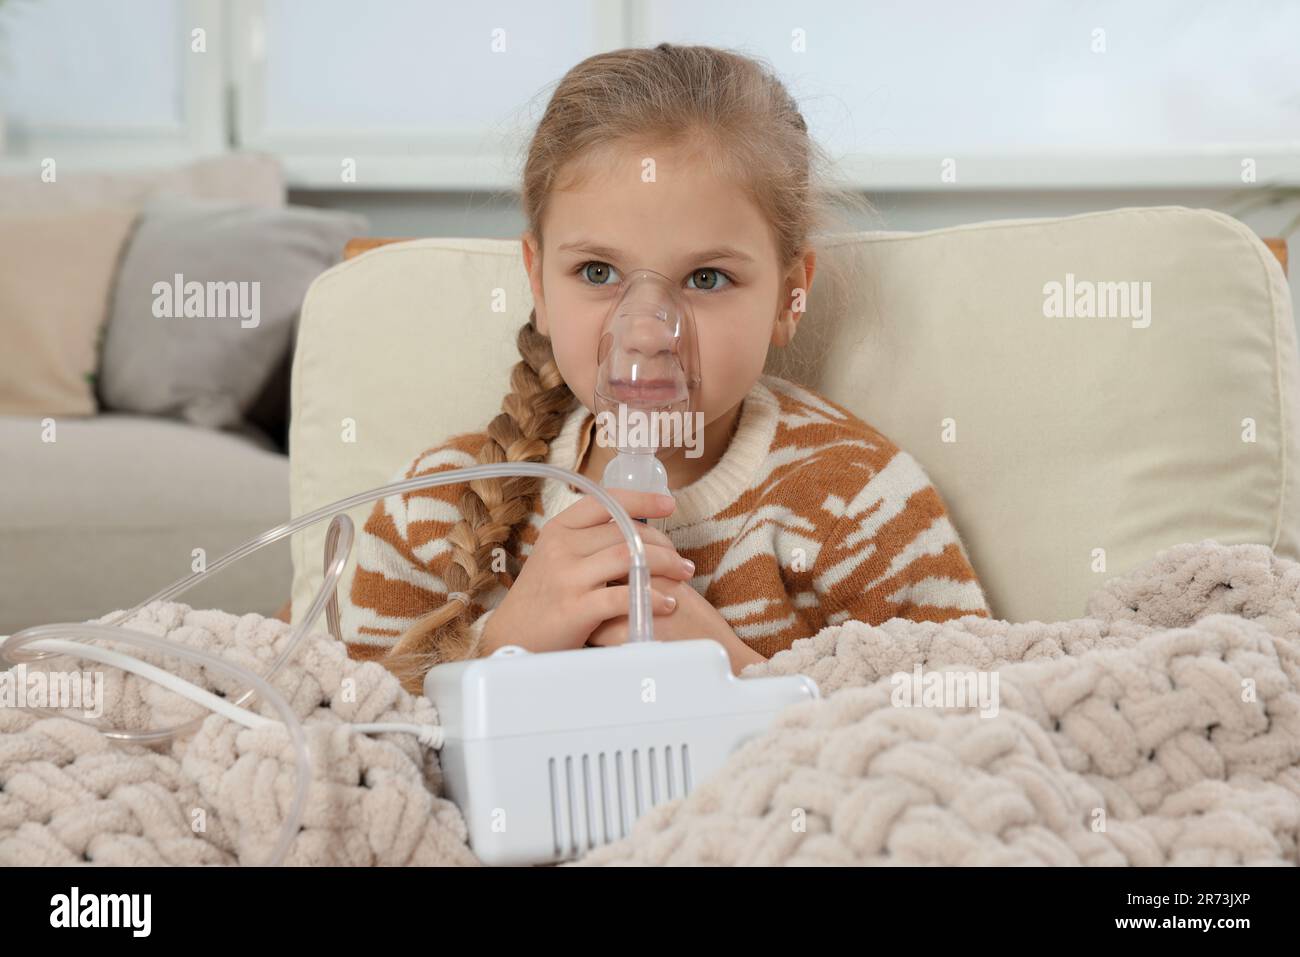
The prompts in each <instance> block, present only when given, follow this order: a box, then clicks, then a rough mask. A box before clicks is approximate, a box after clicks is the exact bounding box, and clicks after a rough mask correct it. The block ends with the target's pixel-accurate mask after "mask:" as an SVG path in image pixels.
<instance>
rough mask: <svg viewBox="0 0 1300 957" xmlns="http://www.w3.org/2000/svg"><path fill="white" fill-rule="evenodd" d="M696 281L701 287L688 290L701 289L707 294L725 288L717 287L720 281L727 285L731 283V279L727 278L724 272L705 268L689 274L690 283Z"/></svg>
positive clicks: (722, 286) (691, 287) (723, 286)
mask: <svg viewBox="0 0 1300 957" xmlns="http://www.w3.org/2000/svg"><path fill="white" fill-rule="evenodd" d="M697 279H698V280H699V281H700V283H701V285H698V286H690V287H688V288H690V289H703V290H705V291H708V292H713V291H714V290H717V289H725V288H727V287H726V285H721V286H720V285H718V283H719V281H720V280H721V281H722V282H723V283H726V284H729V283H730V282H731V277H730V276H728V275H727V274H726V273H725V272H723V271H722V270H720V269H712V268H709V267H705V268H704V269H697V270H695V271H694V272H693V273H691V281H692V282H695V281H696V280H697Z"/></svg>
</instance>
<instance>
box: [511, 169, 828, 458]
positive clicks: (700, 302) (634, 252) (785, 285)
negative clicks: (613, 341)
mask: <svg viewBox="0 0 1300 957" xmlns="http://www.w3.org/2000/svg"><path fill="white" fill-rule="evenodd" d="M606 155H607V156H608V159H603V158H602V159H599V160H595V161H593V162H591V163H590V164H589V165H588V166H587V169H588V170H589V171H590V172H589V175H587V176H586V177H585V178H584V180H583V182H582V183H581V184H580V185H579V186H577V187H576V188H573V189H565V190H558V189H557V190H555V191H554V192H553V193H552V195H551V197H550V201H549V203H548V207H547V210H546V213H545V216H544V221H543V224H542V234H543V236H544V237H545V249H544V250H539V249H538V248H537V243H536V238H535V237H534V236H533V235H532V234H531V233H525V234H524V236H523V244H524V249H523V253H524V264H525V266H526V267H527V269H528V274H529V281H530V284H531V286H532V291H533V304H534V306H535V307H536V311H537V327H538V329H539V331H541V332H542V333H543V334H544V335H547V336H549V337H550V339H551V346H552V350H553V351H554V353H555V359H556V362H557V364H558V365H559V367H560V374H561V375H563V376H564V381H565V382H566V383H567V384H568V385H569V388H570V389H572V390H573V393H574V394H575V395H576V396H577V397H578V399H579V400H580V401H581V402H582V403H583V405H585V406H586V407H587V409H588V410H592V411H594V410H595V385H596V346H597V343H598V342H599V340H600V328H601V323H602V322H603V321H604V318H605V315H606V313H607V312H608V311H609V308H610V306H611V305H612V304H613V302H614V300H615V299H617V298H618V294H619V287H620V284H621V283H622V280H623V277H624V276H626V275H627V274H628V273H630V272H631V271H632V270H634V269H640V268H646V269H653V270H655V271H656V272H658V273H661V274H663V275H664V276H667V277H668V278H669V279H672V280H674V281H677V282H680V284H681V289H682V294H683V296H684V297H685V298H686V300H687V302H689V303H690V306H691V311H692V312H693V313H694V315H695V329H696V334H697V337H698V340H699V350H700V364H701V366H702V380H703V381H702V383H701V388H700V411H701V412H703V413H704V422H705V424H706V425H707V424H708V423H710V422H713V421H715V420H716V419H718V418H719V417H720V416H722V415H723V414H724V413H727V412H728V411H729V410H733V409H734V408H735V407H736V406H737V405H738V404H739V403H740V401H741V400H742V399H743V398H744V397H745V394H746V393H747V392H748V391H749V389H750V388H751V386H752V385H753V383H754V381H755V380H756V379H757V378H758V376H759V375H760V374H761V373H762V371H763V363H764V360H765V359H766V357H767V347H768V344H769V343H774V344H776V345H778V346H783V345H785V344H786V343H787V342H788V341H789V338H790V336H791V335H792V334H793V332H794V326H795V324H796V323H797V322H798V320H799V318H800V314H799V313H794V314H793V315H791V314H790V312H789V310H790V307H791V302H792V300H791V294H792V292H793V291H794V290H795V289H797V288H802V289H805V290H806V289H807V288H808V287H809V286H810V284H811V282H812V275H813V268H814V261H815V254H814V253H812V252H811V251H809V252H807V253H806V254H805V255H804V257H803V258H802V259H801V260H799V261H798V262H797V263H796V265H795V267H793V268H792V269H790V270H789V271H788V272H786V273H784V274H783V273H782V271H781V269H780V267H779V264H778V261H777V258H778V257H777V249H776V242H775V239H774V237H773V235H772V231H771V228H770V227H769V226H768V224H767V222H766V221H765V220H764V218H763V216H762V214H761V213H760V212H759V210H758V208H757V207H756V206H755V205H754V204H753V203H752V202H751V201H750V200H749V198H748V197H746V196H745V195H744V193H743V192H742V191H741V190H740V189H739V188H738V187H736V186H735V185H733V184H731V183H729V182H726V181H723V180H721V179H718V178H717V177H716V176H715V175H713V174H712V173H711V172H710V171H709V169H708V166H707V164H705V163H702V162H699V161H695V160H692V159H690V158H689V156H687V155H685V154H683V153H682V152H681V151H678V150H666V149H664V150H661V149H645V150H635V149H632V148H627V147H624V148H620V149H613V150H610V151H608V153H607V154H606ZM648 161H653V178H652V179H651V178H650V176H649V174H648V173H644V172H643V171H645V170H647V169H649V168H651V164H650V163H649V162H648ZM706 454H707V453H706Z"/></svg>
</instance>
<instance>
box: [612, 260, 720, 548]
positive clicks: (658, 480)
mask: <svg viewBox="0 0 1300 957" xmlns="http://www.w3.org/2000/svg"><path fill="white" fill-rule="evenodd" d="M596 364H597V371H596V388H595V405H596V409H595V412H596V420H597V441H599V442H601V443H602V444H605V445H608V446H610V447H613V448H616V449H617V450H618V452H617V454H616V455H615V456H614V458H613V459H611V460H610V462H609V464H608V465H607V466H606V468H605V473H604V476H603V478H602V481H601V484H602V485H604V486H605V487H606V488H627V489H634V490H636V491H641V492H656V493H660V494H664V495H668V494H671V493H670V492H669V490H668V473H667V471H666V470H665V469H664V466H663V463H662V462H661V461H660V459H661V457H668V456H671V455H673V454H676V450H679V449H685V448H686V447H687V446H692V447H698V444H699V441H700V439H701V437H702V432H703V428H702V419H703V414H702V412H701V410H700V353H699V343H698V341H697V339H696V335H695V318H694V315H693V314H692V312H691V307H690V303H688V302H687V301H686V298H685V297H684V296H683V295H682V293H681V290H680V289H679V288H678V287H677V286H676V284H674V283H673V282H671V281H670V280H669V279H668V278H667V277H666V276H664V275H662V274H660V273H657V272H655V271H654V270H651V269H637V270H634V271H632V272H631V273H629V274H628V275H627V276H625V277H624V279H623V290H622V292H621V293H620V295H619V297H618V299H617V300H616V301H615V302H614V304H613V305H612V306H611V307H610V309H609V312H608V313H607V314H606V316H605V321H604V323H603V324H602V326H601V334H600V340H599V344H598V345H597V349H596ZM683 454H689V453H686V452H684V453H683ZM639 521H642V522H644V521H645V519H639Z"/></svg>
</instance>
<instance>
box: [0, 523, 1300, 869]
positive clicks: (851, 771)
mask: <svg viewBox="0 0 1300 957" xmlns="http://www.w3.org/2000/svg"><path fill="white" fill-rule="evenodd" d="M106 617H107V616H106ZM132 624H133V626H134V627H138V628H141V629H142V630H145V631H150V632H153V633H157V634H170V635H171V636H172V637H173V638H177V639H181V640H184V641H187V642H192V643H194V644H196V645H200V646H203V647H206V648H212V649H223V650H224V652H225V653H226V654H227V655H229V656H230V657H232V658H234V659H236V660H240V661H243V662H244V663H246V664H249V665H252V666H253V667H254V668H256V669H258V670H263V671H264V670H265V668H266V667H267V666H268V665H269V663H270V661H271V660H273V658H274V654H275V652H276V651H278V649H279V647H280V642H283V641H284V640H286V639H287V637H288V634H289V628H288V626H286V625H284V624H283V623H281V622H278V621H275V620H273V619H266V618H263V617H261V616H259V615H244V616H235V615H230V614H226V613H224V612H220V611H196V610H193V609H191V608H189V607H187V606H185V605H183V604H178V603H158V604H155V605H151V606H149V607H147V608H146V609H144V610H142V611H141V612H140V613H139V614H138V615H137V617H136V618H135V619H134V620H133V622H132ZM295 659H296V660H294V661H291V662H290V663H289V664H287V665H286V666H285V668H284V669H283V671H282V673H281V674H280V675H278V676H277V678H276V681H275V684H276V686H277V687H278V688H279V689H281V691H282V692H283V693H284V694H285V695H286V697H288V699H289V700H290V702H291V703H292V704H293V706H294V708H295V709H296V712H297V714H298V715H299V716H300V717H301V718H302V719H303V720H304V722H305V726H306V730H307V733H308V739H309V742H310V744H311V750H312V759H313V774H314V781H313V786H312V789H311V792H310V795H309V800H308V804H307V811H306V814H305V817H304V819H303V830H302V831H301V832H300V833H299V835H298V838H297V839H296V840H295V842H294V844H293V847H292V850H291V852H290V855H289V858H288V862H289V863H291V864H351V865H405V864H475V863H477V860H476V858H475V857H474V855H473V854H472V852H471V851H470V850H469V848H468V847H467V845H466V843H465V835H466V832H465V827H464V822H463V819H462V818H461V816H460V813H459V811H458V810H457V809H456V807H455V806H454V805H453V804H451V803H450V802H449V801H447V800H446V799H444V798H442V797H440V796H439V793H440V792H439V783H440V782H439V771H438V764H437V759H436V753H435V752H432V751H429V750H427V749H425V748H423V746H421V745H419V744H418V743H417V742H416V740H415V738H414V737H413V736H411V735H408V734H397V733H394V734H385V735H379V736H366V735H362V734H357V733H354V732H352V731H351V730H350V729H348V728H346V727H344V726H343V725H344V724H345V723H349V722H374V721H394V722H397V721H400V722H419V723H427V722H432V721H434V720H436V713H435V711H434V709H433V707H432V705H431V704H430V703H429V702H428V701H427V700H426V699H424V698H422V697H412V696H411V695H408V694H406V693H405V692H404V691H402V689H401V688H400V687H399V686H398V684H397V682H396V680H395V679H393V678H391V676H389V675H388V673H387V672H386V671H384V670H383V669H382V668H381V667H380V666H379V665H377V664H374V663H361V662H356V661H353V660H351V659H349V658H348V657H347V656H346V654H345V653H344V650H343V648H342V646H341V645H339V644H338V643H337V642H335V641H333V640H332V639H330V638H328V637H327V636H326V635H323V634H322V635H313V636H309V637H308V638H306V639H305V640H304V642H303V646H302V648H301V649H300V651H299V653H298V654H297V655H296V656H295ZM47 664H49V665H50V666H53V665H52V664H50V663H47ZM166 664H167V666H168V667H169V668H171V669H173V670H178V671H179V672H180V673H182V674H185V675H186V676H187V677H192V678H202V679H203V680H204V682H205V683H206V684H207V685H208V686H210V687H213V688H215V689H217V690H220V691H222V692H224V693H228V694H230V693H236V692H238V691H239V690H240V689H239V688H237V687H234V686H232V685H231V683H230V682H227V681H225V680H224V679H223V678H218V677H209V676H204V674H203V673H202V672H201V670H200V669H199V668H197V667H188V666H184V665H177V664H176V663H175V662H168V663H166ZM69 667H78V666H77V665H69ZM81 667H88V666H86V665H83V666H81ZM793 673H803V674H807V675H810V676H811V677H812V678H814V679H815V680H816V681H817V683H818V685H819V686H820V687H821V690H822V694H823V698H822V699H821V700H819V701H811V702H807V703H804V704H799V705H795V706H792V707H790V708H788V709H786V710H785V711H783V712H781V713H780V714H779V715H778V716H777V718H776V719H775V721H774V723H773V725H772V727H771V728H770V729H769V730H768V731H767V732H766V733H764V734H762V735H759V736H757V737H755V738H752V739H750V740H749V741H748V742H746V743H745V744H744V745H743V746H742V747H741V748H739V749H738V750H737V751H736V752H735V753H734V754H733V755H732V756H731V758H730V759H729V760H728V762H727V763H726V765H725V766H724V767H723V768H722V769H721V770H720V771H719V772H717V773H716V774H714V775H713V776H711V777H710V778H709V779H708V780H706V781H703V782H701V783H700V784H699V785H698V786H697V787H696V789H695V790H694V791H693V792H692V793H691V794H690V795H688V796H686V797H684V798H678V799H676V800H674V801H671V802H669V803H667V804H665V805H661V806H660V807H657V808H655V809H653V810H651V811H650V812H649V813H648V814H646V815H644V816H643V817H642V818H641V819H640V820H638V821H637V823H636V826H635V827H634V828H633V831H632V833H631V834H630V835H629V836H628V837H627V838H625V839H624V840H622V841H620V842H618V843H615V844H611V845H607V846H605V847H600V848H597V849H595V850H593V851H591V852H589V853H588V854H587V855H586V856H585V857H584V858H583V859H581V860H580V861H577V862H574V864H573V865H571V866H584V865H603V864H638V863H644V864H702V863H707V864H821V863H832V864H881V863H896V864H1088V865H1110V864H1134V865H1154V864H1180V865H1181V864H1291V865H1294V864H1296V863H1297V846H1296V845H1297V840H1298V839H1300V564H1297V563H1295V562H1292V561H1289V560H1286V559H1282V558H1279V557H1277V556H1276V555H1274V554H1273V552H1272V551H1271V550H1270V549H1268V548H1267V547H1264V546H1258V545H1235V546H1224V545H1220V544H1218V543H1216V542H1213V541H1209V540H1207V541H1203V542H1200V543H1192V544H1186V545H1180V546H1176V547H1174V548H1171V549H1168V550H1166V551H1164V552H1161V553H1160V554H1159V555H1157V556H1156V557H1155V559H1153V560H1152V561H1151V562H1149V563H1148V564H1147V565H1145V566H1144V567H1142V568H1139V569H1137V570H1135V571H1132V572H1130V573H1128V574H1126V575H1123V576H1120V577H1117V578H1114V579H1111V580H1110V581H1108V582H1106V583H1105V584H1103V585H1102V586H1101V587H1100V588H1099V589H1098V590H1097V591H1096V592H1095V593H1094V594H1093V596H1092V598H1091V599H1090V600H1089V603H1088V607H1087V617H1085V618H1080V619H1076V620H1073V621H1065V622H1058V623H1043V622H1037V621H1034V622H1027V623H1020V624H1011V623H1008V622H1003V621H990V620H987V619H983V618H979V617H974V616H970V617H966V618H962V619H957V620H955V621H949V622H945V623H942V624H935V623H918V622H911V621H906V620H903V619H894V620H891V621H888V622H885V623H884V624H882V625H879V626H875V627H872V626H868V625H865V624H863V623H860V622H853V621H850V622H846V623H845V624H843V625H839V626H832V627H828V628H824V629H823V630H822V631H820V632H819V633H818V634H817V635H815V636H813V637H812V638H808V639H804V640H802V641H799V642H796V643H795V645H794V646H793V647H792V648H790V649H789V650H787V651H784V652H781V653H780V654H777V655H776V656H774V657H773V658H772V659H771V660H769V661H767V662H764V663H761V664H756V665H751V666H750V667H749V668H747V669H746V670H745V672H744V674H743V677H744V678H749V677H756V676H759V675H774V674H793ZM936 674H942V675H950V676H953V677H954V678H963V679H967V678H968V679H970V681H971V684H970V685H969V687H972V688H973V687H974V686H975V679H977V678H978V679H979V680H980V681H981V682H983V684H981V685H980V687H981V688H983V689H985V690H988V689H990V688H995V689H996V697H995V698H994V699H993V703H994V704H995V707H992V708H991V707H989V704H990V702H989V700H986V699H980V700H979V701H975V700H973V699H972V700H967V701H965V702H964V703H954V700H953V699H951V698H949V699H934V700H932V699H931V698H930V697H929V696H928V694H915V695H912V696H909V695H908V694H905V693H904V692H905V691H906V690H908V689H913V690H915V689H919V688H921V687H923V686H924V687H927V688H928V687H932V686H934V685H933V684H932V682H931V679H933V677H934V675H936ZM993 676H996V683H994V682H993V681H992V680H991V679H992V678H993ZM957 686H958V685H957V684H956V683H953V682H949V683H948V687H949V688H955V687H957ZM105 690H106V704H105V716H106V718H108V719H109V720H110V721H111V722H112V723H113V724H114V725H115V726H117V727H158V726H170V725H174V724H176V723H179V722H181V721H184V720H187V719H188V718H190V717H193V716H194V715H196V714H200V713H201V712H200V711H199V710H197V706H194V705H191V704H189V703H188V702H184V701H180V700H179V699H177V697H176V696H175V695H173V694H171V693H170V692H164V691H161V690H159V689H158V688H156V687H154V686H153V685H151V684H148V683H146V682H143V681H141V680H139V679H136V678H134V677H123V676H118V675H116V674H115V673H112V672H111V671H110V674H109V680H108V681H107V683H106V689H105ZM293 775H294V759H293V752H292V749H291V748H290V747H289V745H288V738H287V735H286V734H285V733H284V731H283V730H282V729H281V728H280V727H278V726H277V727H272V728H268V729H266V730H259V731H251V730H247V729H244V728H242V727H239V726H237V725H234V724H233V723H232V722H230V721H229V720H227V719H225V718H222V717H219V716H216V715H210V716H209V717H208V718H207V719H206V720H205V721H204V722H203V724H202V725H201V727H200V729H199V730H198V731H197V732H196V733H195V734H193V735H192V736H189V737H187V738H185V739H182V740H179V741H175V742H172V743H171V744H169V745H166V746H164V747H162V748H160V749H157V750H150V749H147V748H143V747H134V746H131V747H123V746H120V745H113V744H110V743H109V742H108V741H107V740H105V739H104V738H102V737H101V736H99V735H98V734H96V733H95V732H93V731H91V730H90V729H87V728H85V727H83V726H81V725H79V724H76V723H75V722H72V721H69V720H68V719H66V718H58V717H35V716H33V715H31V714H28V713H26V712H22V711H17V710H14V709H12V708H0V864H68V863H79V862H86V861H89V862H93V863H95V864H242V863H251V864H260V863H263V861H264V860H265V859H266V855H267V854H268V853H269V849H270V848H271V847H272V846H273V845H274V843H275V839H276V837H277V834H278V829H279V827H280V825H281V823H282V821H283V820H284V815H285V813H286V811H287V809H288V806H289V803H290V800H291V797H292V793H293V781H294V778H293Z"/></svg>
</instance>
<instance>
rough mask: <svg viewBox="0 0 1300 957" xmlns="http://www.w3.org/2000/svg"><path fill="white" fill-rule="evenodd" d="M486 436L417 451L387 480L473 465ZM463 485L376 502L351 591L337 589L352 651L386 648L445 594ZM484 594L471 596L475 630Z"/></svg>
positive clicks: (373, 652)
mask: <svg viewBox="0 0 1300 957" xmlns="http://www.w3.org/2000/svg"><path fill="white" fill-rule="evenodd" d="M481 440H482V437H481V436H477V437H476V436H474V435H473V434H466V435H458V436H455V437H453V438H452V439H450V440H449V441H448V442H447V443H446V444H444V445H442V446H440V447H437V448H434V449H430V450H428V451H425V452H422V453H421V454H420V455H418V456H416V458H415V459H414V460H413V461H412V462H411V463H410V464H409V465H407V466H406V467H405V468H403V469H401V470H399V471H398V472H397V473H395V474H394V475H393V476H392V478H390V479H389V481H390V482H395V481H399V480H401V479H407V478H415V477H416V476H420V475H428V474H432V473H436V472H445V471H448V470H449V469H455V468H462V467H464V466H468V465H474V464H476V461H477V458H476V450H477V443H478V442H480V441H481ZM465 488H466V485H465V483H463V482H452V483H449V484H447V485H438V486H434V487H432V488H423V489H417V490H415V491H412V492H406V493H403V494H400V495H389V496H386V497H384V498H382V499H379V500H377V501H376V502H375V504H374V507H373V508H372V509H371V512H370V515H369V517H368V518H367V519H366V522H365V525H364V526H363V527H362V529H361V531H360V533H359V534H358V536H357V542H356V556H357V561H356V570H355V572H354V574H353V577H352V584H351V587H350V588H349V589H348V590H347V592H348V593H347V596H346V597H344V596H342V595H340V601H339V613H340V625H341V627H342V631H343V637H344V641H345V642H346V643H347V645H348V651H349V654H352V655H353V656H354V657H366V658H373V657H376V656H377V655H380V654H382V653H383V652H385V651H387V650H388V649H389V648H391V647H392V646H393V645H394V644H395V643H396V641H397V638H398V637H399V636H400V635H401V634H402V632H404V631H405V630H406V629H407V628H409V627H410V626H411V625H412V624H414V623H415V621H416V620H417V619H419V618H420V617H421V616H423V615H425V614H427V613H428V612H430V611H433V610H435V609H437V608H439V607H441V606H442V605H443V604H445V603H446V602H447V600H448V593H449V591H450V588H449V587H448V585H447V582H446V574H447V571H448V570H449V567H450V564H451V557H452V553H453V550H452V546H451V543H450V540H449V535H450V533H451V531H452V529H453V528H454V527H455V525H456V523H457V522H458V521H459V520H460V506H459V504H458V503H459V500H460V497H461V495H462V494H463V493H464V491H465ZM481 598H482V596H476V600H474V601H471V603H470V613H471V614H472V615H473V616H474V627H473V632H474V634H475V636H476V638H477V637H478V636H479V635H481V631H482V624H483V619H485V618H486V616H485V615H484V612H485V611H486V610H487V609H486V608H485V607H484V605H483V604H482V603H481Z"/></svg>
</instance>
